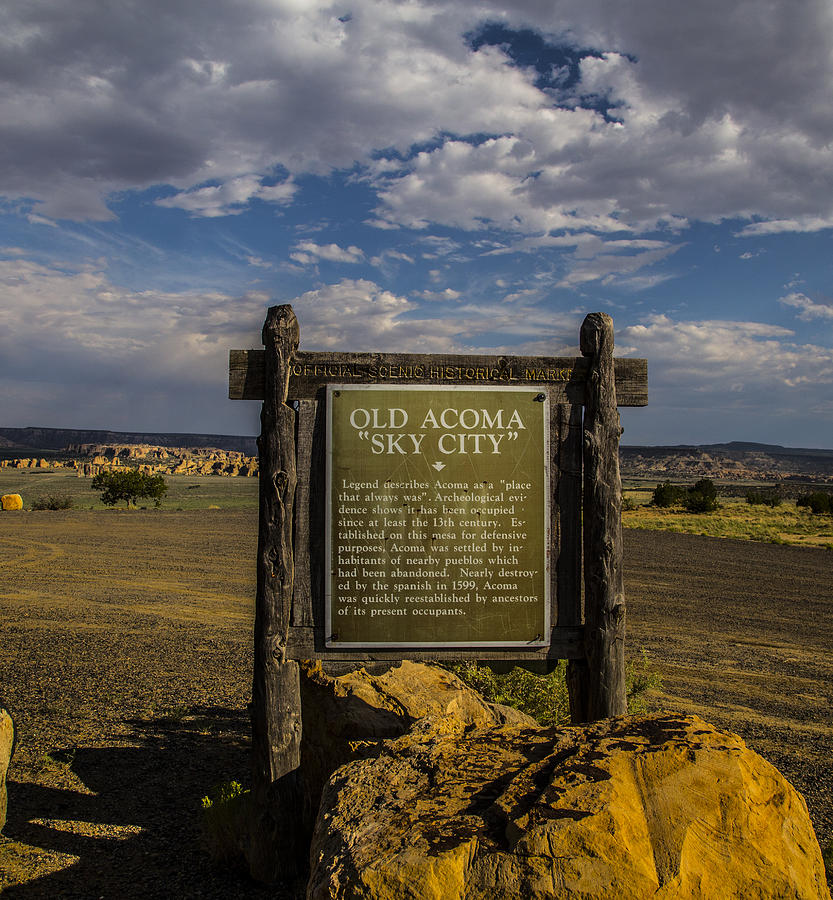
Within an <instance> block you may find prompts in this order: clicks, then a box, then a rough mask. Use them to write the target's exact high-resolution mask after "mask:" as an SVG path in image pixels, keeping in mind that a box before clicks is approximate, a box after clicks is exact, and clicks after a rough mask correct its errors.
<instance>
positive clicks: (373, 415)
mask: <svg viewBox="0 0 833 900" xmlns="http://www.w3.org/2000/svg"><path fill="white" fill-rule="evenodd" d="M580 338H581V339H580V345H581V352H582V356H581V357H579V358H555V357H511V356H499V357H473V356H441V355H414V354H381V353H309V352H302V351H299V350H298V343H299V328H298V322H297V320H296V318H295V314H294V312H293V311H292V308H291V307H290V306H277V307H272V308H271V309H270V310H269V312H268V315H267V318H266V323H265V325H264V328H263V344H264V350H247V351H237V350H232V351H231V354H230V368H229V396H230V397H231V398H232V399H257V400H262V401H263V409H262V413H261V435H260V438H259V439H258V447H259V453H260V528H259V537H258V556H257V598H256V611H255V656H254V681H253V688H252V739H253V758H254V769H253V790H252V798H253V815H254V819H253V829H252V834H251V844H252V845H251V848H250V860H249V862H250V866H251V870H252V874H253V875H254V876H255V877H257V878H258V879H260V880H262V881H267V882H273V881H276V880H278V879H280V878H284V879H286V878H291V877H293V875H294V874H295V873H296V872H299V871H302V870H303V868H304V865H305V855H306V846H305V842H304V841H303V839H302V837H301V832H302V829H301V828H300V827H299V817H300V813H301V810H300V805H301V803H302V798H301V796H300V791H299V787H298V781H297V777H296V773H297V770H298V766H299V765H300V741H301V727H302V723H301V705H300V703H301V701H300V688H299V680H298V663H297V660H299V659H321V660H323V661H324V662H325V665H327V666H328V668H330V669H331V670H333V669H336V670H338V669H344V668H345V667H347V668H354V667H355V666H356V665H372V664H379V663H388V664H389V663H390V662H392V661H398V660H401V659H403V658H408V659H418V660H426V661H430V660H438V661H441V660H446V661H447V660H455V661H457V660H460V659H465V658H469V659H477V660H480V661H481V662H487V663H488V662H493V663H498V662H500V663H502V664H504V665H505V664H507V662H512V663H515V664H519V665H525V666H528V667H531V668H538V669H548V668H551V667H552V666H553V665H554V664H555V661H556V660H559V659H567V660H568V661H569V663H568V687H569V692H570V712H571V717H572V719H573V721H574V722H581V721H593V720H595V719H600V718H606V717H609V716H614V715H620V714H623V713H625V712H626V711H627V703H626V698H625V660H624V634H625V598H624V590H623V582H622V529H621V484H620V480H619V458H618V447H619V436H620V433H621V429H620V427H619V414H618V409H617V407H618V406H644V405H645V404H646V403H647V400H648V398H647V363H646V361H645V360H640V359H617V360H614V358H613V322H612V320H611V318H610V317H609V316H608V315H606V314H604V313H593V314H591V315H589V316H587V318H586V319H585V321H584V324H583V325H582V328H581V336H580ZM582 557H583V560H584V565H583V575H584V596H583V597H582Z"/></svg>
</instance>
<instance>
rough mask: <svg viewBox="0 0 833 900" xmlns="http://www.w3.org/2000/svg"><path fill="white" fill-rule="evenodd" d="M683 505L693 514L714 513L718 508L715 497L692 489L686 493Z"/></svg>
mask: <svg viewBox="0 0 833 900" xmlns="http://www.w3.org/2000/svg"><path fill="white" fill-rule="evenodd" d="M684 505H685V508H686V509H687V510H688V512H693V513H707V512H714V511H715V510H716V509H718V508H719V506H720V504H719V503H718V502H717V498H716V497H710V496H708V495H707V494H701V493H700V491H695V490H694V489H691V490H689V491H688V492H687V493H686V496H685V500H684Z"/></svg>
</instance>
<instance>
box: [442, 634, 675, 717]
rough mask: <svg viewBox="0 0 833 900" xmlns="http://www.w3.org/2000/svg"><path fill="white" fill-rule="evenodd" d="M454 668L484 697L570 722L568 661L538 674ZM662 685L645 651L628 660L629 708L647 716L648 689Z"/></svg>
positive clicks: (530, 713)
mask: <svg viewBox="0 0 833 900" xmlns="http://www.w3.org/2000/svg"><path fill="white" fill-rule="evenodd" d="M451 671H452V672H454V674H455V675H456V676H457V677H458V678H459V679H460V680H461V681H463V682H465V683H466V684H467V685H468V686H469V687H471V688H474V690H476V691H477V692H478V693H479V694H480V695H481V696H482V697H483V699H484V700H488V701H490V702H491V703H502V704H503V705H504V706H511V707H513V708H515V709H519V710H520V711H521V712H524V713H526V714H527V715H528V716H532V718H533V719H535V720H536V721H537V722H538V723H539V724H540V725H545V726H551V725H568V724H569V723H570V696H569V692H568V691H567V663H566V661H565V660H563V659H562V660H559V661H558V664H557V665H556V667H555V669H554V670H553V671H552V672H550V673H549V674H548V675H536V674H535V673H534V672H529V671H527V670H526V669H521V668H514V669H512V671H511V672H508V673H507V674H505V675H500V674H498V673H496V672H493V671H492V670H491V669H490V668H489V667H488V666H481V665H480V664H479V663H477V662H463V663H457V664H456V665H454V666H451ZM660 687H662V678H661V676H660V675H659V673H658V672H655V671H654V669H653V667H652V665H651V664H650V662H649V660H648V654H647V652H646V651H645V650H643V651H642V654H641V656H640V657H639V658H638V659H635V660H631V661H630V662H629V663H628V666H627V670H626V673H625V690H626V693H627V698H628V711H629V712H630V713H632V714H633V715H643V714H644V713H646V712H647V711H648V702H647V697H646V693H647V691H649V690H651V689H654V688H657V689H658V688H660Z"/></svg>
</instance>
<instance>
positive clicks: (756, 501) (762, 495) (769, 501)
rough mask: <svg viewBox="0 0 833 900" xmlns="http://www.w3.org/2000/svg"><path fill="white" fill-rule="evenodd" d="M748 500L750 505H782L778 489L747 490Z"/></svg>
mask: <svg viewBox="0 0 833 900" xmlns="http://www.w3.org/2000/svg"><path fill="white" fill-rule="evenodd" d="M746 502H747V503H748V504H749V505H750V506H771V507H772V508H773V509H774V508H775V507H776V506H780V505H781V495H780V494H779V493H778V491H747V492H746Z"/></svg>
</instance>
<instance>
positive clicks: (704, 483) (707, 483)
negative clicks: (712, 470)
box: [688, 478, 717, 500]
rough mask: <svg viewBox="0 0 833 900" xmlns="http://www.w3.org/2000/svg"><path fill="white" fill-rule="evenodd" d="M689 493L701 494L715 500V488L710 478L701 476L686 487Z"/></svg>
mask: <svg viewBox="0 0 833 900" xmlns="http://www.w3.org/2000/svg"><path fill="white" fill-rule="evenodd" d="M688 493H689V494H701V495H702V496H703V497H705V498H706V499H707V500H717V488H716V487H715V486H714V482H713V481H712V480H711V478H701V479H700V480H699V481H695V482H694V484H693V485H692V486H691V487H690V488H689V489H688Z"/></svg>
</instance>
